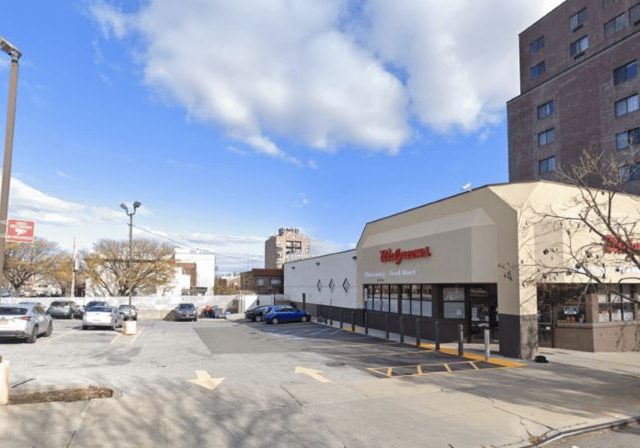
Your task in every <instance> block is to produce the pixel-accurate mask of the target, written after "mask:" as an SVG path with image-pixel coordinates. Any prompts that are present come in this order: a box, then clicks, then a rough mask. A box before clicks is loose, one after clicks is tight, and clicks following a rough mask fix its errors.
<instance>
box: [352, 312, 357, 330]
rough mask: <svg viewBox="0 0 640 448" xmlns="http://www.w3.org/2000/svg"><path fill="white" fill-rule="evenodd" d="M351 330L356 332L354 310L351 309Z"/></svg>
mask: <svg viewBox="0 0 640 448" xmlns="http://www.w3.org/2000/svg"><path fill="white" fill-rule="evenodd" d="M351 332H352V333H355V332H356V312H355V311H351Z"/></svg>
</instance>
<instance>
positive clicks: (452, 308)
mask: <svg viewBox="0 0 640 448" xmlns="http://www.w3.org/2000/svg"><path fill="white" fill-rule="evenodd" d="M442 302H443V303H442V305H443V306H442V308H443V313H444V318H445V319H464V288H459V287H454V288H442Z"/></svg>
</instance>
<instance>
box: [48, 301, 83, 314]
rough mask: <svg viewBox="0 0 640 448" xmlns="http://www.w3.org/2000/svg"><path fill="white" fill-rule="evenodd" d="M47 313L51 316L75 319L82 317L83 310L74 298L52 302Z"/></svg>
mask: <svg viewBox="0 0 640 448" xmlns="http://www.w3.org/2000/svg"><path fill="white" fill-rule="evenodd" d="M47 313H48V314H49V315H50V316H51V317H55V318H65V319H73V318H74V317H81V316H82V311H81V309H80V307H79V306H78V304H77V303H76V302H74V301H73V300H55V301H53V302H51V305H50V306H49V309H48V310H47Z"/></svg>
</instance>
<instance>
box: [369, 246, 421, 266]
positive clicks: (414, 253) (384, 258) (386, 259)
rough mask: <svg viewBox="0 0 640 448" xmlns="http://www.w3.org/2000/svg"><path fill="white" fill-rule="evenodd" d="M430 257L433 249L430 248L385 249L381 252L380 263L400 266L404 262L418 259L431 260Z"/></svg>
mask: <svg viewBox="0 0 640 448" xmlns="http://www.w3.org/2000/svg"><path fill="white" fill-rule="evenodd" d="M430 256H431V249H430V248H429V246H427V247H421V248H420V249H413V250H402V249H396V250H393V249H384V250H381V251H380V261H381V262H383V263H395V264H400V263H402V260H415V259H417V258H429V257H430Z"/></svg>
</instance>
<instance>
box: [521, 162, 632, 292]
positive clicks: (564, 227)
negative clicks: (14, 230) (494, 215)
mask: <svg viewBox="0 0 640 448" xmlns="http://www.w3.org/2000/svg"><path fill="white" fill-rule="evenodd" d="M634 159H635V152H633V151H630V152H629V156H628V160H625V161H623V162H622V163H621V161H620V159H619V157H616V155H612V154H607V153H605V152H598V151H594V150H586V151H584V152H583V153H582V155H581V157H580V160H579V163H577V164H576V165H574V166H573V167H571V168H570V169H569V170H567V171H562V170H560V171H559V172H558V176H559V179H560V180H561V181H562V182H564V183H567V184H569V185H572V186H574V187H576V191H577V193H576V196H575V198H574V199H573V201H571V202H570V203H568V204H560V205H557V204H554V203H553V200H552V198H550V201H549V204H548V206H547V207H545V209H544V210H533V211H532V212H531V213H529V214H528V215H527V216H529V218H527V221H526V222H525V223H524V225H525V227H529V228H530V229H531V228H536V226H538V228H540V227H542V226H545V227H546V228H547V229H549V230H550V232H549V233H552V232H556V235H561V238H556V239H553V238H551V239H550V240H549V241H546V242H545V244H544V245H543V247H542V248H540V247H539V245H538V246H537V247H536V249H541V251H540V253H535V254H534V253H529V256H528V257H527V258H528V260H527V261H525V263H523V266H522V267H521V279H523V280H524V281H525V282H530V284H536V285H541V284H552V283H569V282H570V283H583V284H585V285H589V286H591V285H598V286H599V287H600V289H601V290H605V291H611V292H615V293H616V294H618V295H619V296H621V297H623V298H625V299H627V300H630V301H637V299H636V297H635V296H634V295H633V294H624V293H623V292H622V288H620V287H619V285H620V283H621V282H622V281H623V280H632V279H635V280H636V281H637V282H639V283H640V227H639V223H638V216H640V197H635V196H630V195H624V194H623V193H624V189H625V184H626V182H627V180H628V179H627V177H628V175H629V174H630V173H632V171H630V172H629V170H634V169H635V168H628V167H633V166H634V164H633V162H634ZM625 163H626V164H628V165H625ZM625 170H626V171H625ZM540 233H541V232H538V235H539V234H540ZM532 246H533V245H532ZM536 249H533V250H536ZM522 273H524V275H522ZM634 275H635V277H634Z"/></svg>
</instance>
